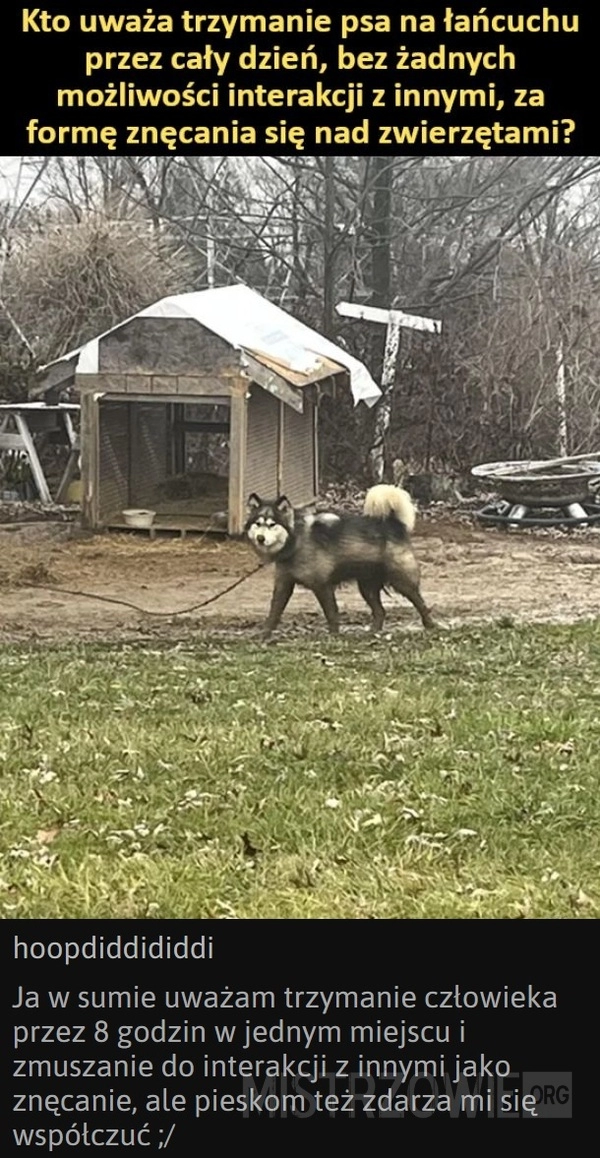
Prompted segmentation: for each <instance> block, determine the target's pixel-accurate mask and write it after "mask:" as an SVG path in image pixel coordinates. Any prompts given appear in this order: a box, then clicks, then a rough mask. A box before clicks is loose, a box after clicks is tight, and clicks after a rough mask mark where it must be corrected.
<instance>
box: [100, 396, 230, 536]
mask: <svg viewBox="0 0 600 1158" xmlns="http://www.w3.org/2000/svg"><path fill="white" fill-rule="evenodd" d="M113 411H114V414H113V413H112V412H113ZM117 427H118V430H117ZM229 431H230V422H229V401H228V400H227V399H223V398H219V399H218V400H217V399H208V400H205V399H200V400H196V399H193V400H187V401H185V402H184V401H177V402H165V401H164V400H161V401H152V400H150V399H147V400H146V399H143V400H142V399H139V400H135V401H127V402H124V403H123V402H112V401H108V400H107V401H106V402H104V404H103V406H102V407H101V421H100V435H101V437H100V443H101V450H100V492H101V495H103V496H104V503H103V507H104V512H105V518H104V519H103V521H104V522H105V525H108V526H110V527H113V528H119V527H121V526H124V525H125V520H124V517H123V513H122V512H123V509H124V508H127V507H130V508H143V509H146V510H152V511H154V512H155V517H154V521H153V529H154V530H165V531H168V530H173V531H206V530H215V531H226V530H227V517H228V494H229V468H230V455H229ZM115 456H117V457H118V458H119V459H121V461H122V469H121V471H120V472H119V473H120V475H121V478H122V484H124V485H122V486H121V488H120V491H119V507H120V509H118V508H117V506H116V504H114V503H110V511H108V510H107V497H108V488H107V483H108V481H109V480H108V478H107V473H112V472H113V470H114V466H115ZM123 468H124V469H123ZM106 516H108V517H106Z"/></svg>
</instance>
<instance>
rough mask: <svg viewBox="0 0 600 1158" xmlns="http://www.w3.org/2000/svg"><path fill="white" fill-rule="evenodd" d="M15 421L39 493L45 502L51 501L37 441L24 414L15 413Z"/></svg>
mask: <svg viewBox="0 0 600 1158" xmlns="http://www.w3.org/2000/svg"><path fill="white" fill-rule="evenodd" d="M14 417H15V422H16V424H17V429H18V431H19V434H20V435H21V438H22V439H23V446H24V448H25V450H26V451H27V454H28V457H29V464H30V466H31V473H32V475H33V477H34V480H35V485H36V487H37V491H38V494H39V496H40V499H41V500H42V502H43V503H51V502H52V496H51V494H50V490H49V488H48V483H47V482H46V476H45V474H44V472H43V470H42V464H41V462H40V460H39V458H38V452H37V450H36V446H35V442H34V441H33V437H32V435H31V433H30V430H29V427H28V425H27V422H26V420H25V418H24V417H23V415H22V414H15V416H14Z"/></svg>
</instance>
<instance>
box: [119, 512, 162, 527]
mask: <svg viewBox="0 0 600 1158" xmlns="http://www.w3.org/2000/svg"><path fill="white" fill-rule="evenodd" d="M121 513H122V515H123V518H124V520H125V525H126V526H127V527H151V526H152V524H153V522H154V520H155V518H156V511H146V510H142V509H137V508H135V509H134V508H130V509H129V510H126V511H122V512H121Z"/></svg>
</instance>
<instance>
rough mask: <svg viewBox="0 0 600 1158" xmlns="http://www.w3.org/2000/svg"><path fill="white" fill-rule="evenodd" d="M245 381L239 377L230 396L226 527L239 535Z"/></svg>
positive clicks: (243, 474) (242, 500)
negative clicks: (235, 387) (227, 512)
mask: <svg viewBox="0 0 600 1158" xmlns="http://www.w3.org/2000/svg"><path fill="white" fill-rule="evenodd" d="M246 386H247V383H246V382H245V381H244V379H243V378H241V379H239V384H238V388H237V389H236V392H235V393H234V394H233V395H232V398H231V422H230V427H229V514H228V521H227V529H228V531H229V534H230V535H241V533H242V531H243V529H244V522H245V520H244V510H245V503H246V496H245V494H244V484H245V479H246V440H247V429H248V400H247V398H246Z"/></svg>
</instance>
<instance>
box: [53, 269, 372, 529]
mask: <svg viewBox="0 0 600 1158" xmlns="http://www.w3.org/2000/svg"><path fill="white" fill-rule="evenodd" d="M41 373H42V384H41V386H40V387H38V389H36V391H35V393H36V394H37V395H40V394H42V393H43V394H44V395H45V396H46V397H52V396H53V395H56V394H57V392H59V391H64V390H65V388H67V387H74V389H75V391H76V392H77V393H78V394H79V396H80V402H81V476H82V483H83V499H82V520H83V522H84V525H86V526H88V527H91V528H109V527H120V526H123V525H124V524H123V514H122V512H123V510H125V509H127V508H132V507H134V508H150V509H152V510H154V511H156V517H155V523H154V526H155V527H156V528H157V529H160V528H161V527H164V528H168V529H178V530H180V531H185V530H187V529H205V528H207V527H212V528H215V529H219V528H220V529H222V530H227V531H229V533H230V534H233V535H235V534H239V533H240V532H241V531H242V528H243V524H244V511H245V502H246V497H247V495H248V494H249V493H250V492H251V491H257V492H258V493H259V494H262V495H274V494H276V493H277V492H279V493H285V494H287V496H288V497H289V499H290V500H291V501H292V502H293V503H294V504H296V505H298V506H301V505H305V504H309V503H311V502H312V501H313V500H314V498H315V496H316V494H317V493H318V490H319V477H318V449H317V413H318V402H319V397H320V396H321V395H322V394H324V393H328V392H332V391H333V389H334V388H335V387H336V386H342V387H347V388H350V389H351V390H352V393H353V396H354V400H355V402H358V401H360V400H363V401H365V402H366V403H367V404H368V405H372V404H373V403H374V402H376V401H377V399H378V398H379V396H380V391H379V389H378V387H377V386H376V384H375V382H374V381H373V379H372V378H371V376H370V374H369V372H368V371H367V369H366V367H365V366H364V365H363V364H362V363H361V362H359V361H358V360H357V359H355V358H352V357H351V356H350V355H349V354H347V353H346V351H345V350H343V349H342V348H341V347H339V346H337V345H335V344H334V343H333V342H330V341H328V340H327V339H326V338H324V337H323V336H322V335H320V334H318V333H317V332H316V331H314V330H312V329H310V328H309V327H308V326H305V325H304V324H303V323H301V322H299V321H298V320H297V319H296V318H294V317H292V316H291V315H290V314H288V313H286V312H285V311H284V310H282V309H280V308H279V307H278V306H275V305H273V304H272V303H271V302H269V301H267V300H266V299H265V298H263V297H261V295H260V294H258V293H255V292H254V291H253V290H251V289H249V288H248V287H247V286H243V285H232V286H226V287H223V288H220V289H209V290H204V291H200V292H197V293H187V294H179V295H176V296H173V297H167V298H163V299H162V300H161V301H159V302H156V303H155V304H154V305H152V306H149V307H148V308H147V309H144V310H141V311H140V313H138V314H136V315H135V316H134V317H132V318H128V319H127V320H126V321H124V322H122V323H121V324H119V325H117V326H115V327H113V329H111V330H109V331H107V332H106V333H104V334H101V335H99V336H98V337H97V338H94V339H92V340H91V341H89V342H87V343H86V344H85V345H83V346H81V347H79V349H77V350H74V351H71V352H70V353H68V354H65V355H64V356H63V357H62V358H60V359H57V360H56V361H55V362H53V363H50V364H48V365H47V366H45V367H42V371H41Z"/></svg>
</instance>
